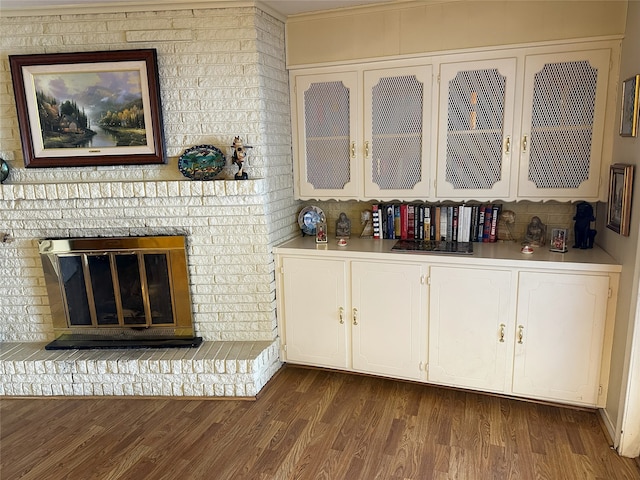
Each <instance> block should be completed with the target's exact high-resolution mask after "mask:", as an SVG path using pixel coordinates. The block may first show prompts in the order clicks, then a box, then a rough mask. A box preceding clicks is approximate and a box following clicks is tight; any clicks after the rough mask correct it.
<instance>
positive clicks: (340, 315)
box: [338, 307, 344, 323]
mask: <svg viewBox="0 0 640 480" xmlns="http://www.w3.org/2000/svg"><path fill="white" fill-rule="evenodd" d="M338 318H340V323H344V308H343V307H340V308H339V309H338Z"/></svg>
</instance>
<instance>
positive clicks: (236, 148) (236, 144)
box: [232, 137, 249, 180]
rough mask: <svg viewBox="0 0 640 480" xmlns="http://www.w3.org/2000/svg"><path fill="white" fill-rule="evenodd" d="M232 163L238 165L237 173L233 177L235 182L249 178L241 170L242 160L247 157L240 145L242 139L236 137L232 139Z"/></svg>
mask: <svg viewBox="0 0 640 480" xmlns="http://www.w3.org/2000/svg"><path fill="white" fill-rule="evenodd" d="M232 146H233V163H235V164H236V165H238V173H236V175H235V177H234V178H235V179H236V180H247V179H248V178H249V176H248V175H247V172H245V171H244V170H243V168H244V167H243V165H244V160H245V158H246V156H247V150H246V149H245V147H244V145H243V144H242V139H241V138H240V137H236V138H234V139H233V145H232Z"/></svg>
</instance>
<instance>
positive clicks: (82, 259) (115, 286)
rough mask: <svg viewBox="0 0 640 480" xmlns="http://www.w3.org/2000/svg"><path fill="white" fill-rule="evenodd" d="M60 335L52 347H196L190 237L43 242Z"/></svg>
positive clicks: (69, 239)
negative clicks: (189, 268) (189, 267)
mask: <svg viewBox="0 0 640 480" xmlns="http://www.w3.org/2000/svg"><path fill="white" fill-rule="evenodd" d="M39 251H40V257H41V259H42V265H43V268H44V276H45V283H46V287H47V293H48V296H49V303H50V305H51V314H52V320H53V328H54V332H55V334H56V336H57V338H56V340H54V341H53V342H51V343H50V344H48V345H47V346H46V347H45V348H47V349H49V350H53V349H61V348H141V347H191V346H198V345H200V343H201V342H202V338H201V337H195V336H194V328H193V320H192V316H191V296H190V294H189V282H188V273H187V260H186V248H185V237H183V236H149V237H117V238H66V239H44V240H41V241H40V242H39Z"/></svg>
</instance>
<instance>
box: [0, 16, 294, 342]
mask: <svg viewBox="0 0 640 480" xmlns="http://www.w3.org/2000/svg"><path fill="white" fill-rule="evenodd" d="M0 31H2V36H1V37H0V156H2V157H3V158H5V159H6V160H8V161H9V164H10V167H11V172H10V176H9V178H8V180H7V181H6V182H5V184H3V185H2V186H1V187H0V212H2V213H1V214H0V234H1V233H6V234H8V235H9V239H10V241H9V242H7V243H0V278H1V279H2V281H1V282H0V341H2V340H4V341H24V342H30V341H43V340H50V339H52V338H53V332H52V326H51V318H50V313H49V308H48V300H47V297H46V292H45V290H44V279H43V275H42V268H41V264H40V260H39V257H38V254H37V239H39V238H44V237H57V236H95V235H102V236H116V235H151V234H186V235H187V237H188V241H187V243H188V252H187V253H188V262H189V274H190V278H191V296H192V300H193V305H194V307H193V310H194V322H195V327H196V331H197V333H198V334H199V335H201V336H203V337H204V339H205V340H273V339H274V338H275V336H276V333H277V332H276V318H275V315H276V312H275V279H274V263H273V256H272V254H271V249H272V246H273V245H274V244H275V243H279V242H280V241H282V240H284V239H286V238H288V237H290V236H292V235H294V234H296V233H297V228H296V227H297V225H296V223H295V218H296V216H295V215H296V213H297V203H296V202H295V201H294V200H293V198H292V195H293V189H292V167H291V138H290V135H291V134H290V131H291V129H290V118H289V111H290V109H289V90H288V83H287V82H288V80H287V73H286V69H285V64H284V24H283V22H282V21H280V20H278V19H275V18H273V17H271V16H270V15H268V14H266V13H264V12H262V11H260V10H259V9H256V8H253V7H246V8H215V9H200V10H192V9H184V10H159V11H140V12H127V13H99V14H98V13H96V14H86V15H83V14H66V13H65V14H62V15H48V16H16V17H7V16H3V17H2V18H0ZM135 48H156V49H157V51H158V63H159V73H160V90H161V96H162V113H163V117H164V138H165V142H166V150H167V153H168V156H169V163H168V164H167V165H150V166H116V167H81V168H53V169H51V168H47V169H33V168H29V169H25V168H24V166H23V159H22V154H21V147H20V138H19V133H18V132H19V128H20V126H19V125H18V121H17V115H16V108H15V102H14V99H13V90H12V86H11V75H10V72H9V64H8V55H11V54H31V53H54V52H79V51H97V50H116V49H135ZM235 135H240V136H241V137H242V138H243V139H244V141H245V143H246V144H250V145H253V146H254V148H253V149H252V150H251V151H250V154H249V161H248V168H247V171H248V173H249V176H250V178H251V180H248V181H246V182H234V181H233V180H231V181H213V182H199V181H191V180H188V179H186V178H184V177H183V176H182V175H181V174H180V173H179V171H178V168H177V157H178V156H179V155H180V154H181V153H182V152H183V151H184V150H185V149H187V148H189V147H191V146H193V145H199V144H213V145H216V146H218V147H219V148H221V149H222V150H223V151H228V150H230V149H228V148H227V147H228V146H229V145H231V142H232V141H233V138H234V136H235ZM234 172H235V169H234V168H233V167H230V168H229V171H228V172H226V175H227V176H232V175H233V173H234ZM255 178H259V179H258V180H254V179H255Z"/></svg>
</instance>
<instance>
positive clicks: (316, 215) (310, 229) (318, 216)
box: [298, 205, 326, 235]
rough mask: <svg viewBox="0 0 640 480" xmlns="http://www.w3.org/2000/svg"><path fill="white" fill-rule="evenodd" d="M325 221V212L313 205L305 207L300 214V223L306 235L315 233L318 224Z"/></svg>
mask: <svg viewBox="0 0 640 480" xmlns="http://www.w3.org/2000/svg"><path fill="white" fill-rule="evenodd" d="M325 221H326V217H325V216H324V212H323V211H322V210H320V209H319V208H318V207H314V206H313V205H311V206H308V207H304V208H303V209H302V210H301V211H300V214H299V215H298V225H300V228H301V229H302V233H303V234H304V235H315V234H316V224H317V223H318V222H325Z"/></svg>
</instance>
